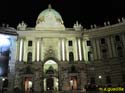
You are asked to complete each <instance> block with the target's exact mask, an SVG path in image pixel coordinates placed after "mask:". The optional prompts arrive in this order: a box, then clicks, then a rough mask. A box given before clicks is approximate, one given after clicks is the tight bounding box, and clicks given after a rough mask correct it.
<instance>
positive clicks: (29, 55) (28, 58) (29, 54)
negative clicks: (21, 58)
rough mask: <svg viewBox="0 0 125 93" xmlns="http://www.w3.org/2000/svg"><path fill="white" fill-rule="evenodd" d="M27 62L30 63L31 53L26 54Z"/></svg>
mask: <svg viewBox="0 0 125 93" xmlns="http://www.w3.org/2000/svg"><path fill="white" fill-rule="evenodd" d="M27 61H28V62H32V52H28V54H27Z"/></svg>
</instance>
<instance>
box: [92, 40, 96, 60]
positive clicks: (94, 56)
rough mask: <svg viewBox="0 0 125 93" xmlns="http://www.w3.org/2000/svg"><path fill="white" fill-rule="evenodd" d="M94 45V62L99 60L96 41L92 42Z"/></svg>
mask: <svg viewBox="0 0 125 93" xmlns="http://www.w3.org/2000/svg"><path fill="white" fill-rule="evenodd" d="M92 45H93V53H94V60H97V45H96V40H95V39H93V40H92Z"/></svg>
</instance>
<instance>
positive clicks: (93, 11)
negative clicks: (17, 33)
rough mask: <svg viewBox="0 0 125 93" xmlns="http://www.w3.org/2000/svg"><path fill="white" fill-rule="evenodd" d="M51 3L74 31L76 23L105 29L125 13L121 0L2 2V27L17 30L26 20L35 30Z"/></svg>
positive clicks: (2, 0)
mask: <svg viewBox="0 0 125 93" xmlns="http://www.w3.org/2000/svg"><path fill="white" fill-rule="evenodd" d="M50 3H51V5H52V7H53V8H54V9H55V10H57V11H58V12H59V13H60V14H61V16H62V18H63V20H64V24H65V26H66V27H72V26H73V24H74V23H75V21H76V20H78V21H79V22H80V23H81V24H82V25H83V26H84V27H88V26H89V25H90V24H94V23H96V24H98V25H102V24H103V22H104V21H107V20H110V21H111V23H115V22H116V21H117V18H118V17H122V16H124V15H123V14H124V11H125V5H124V2H123V1H121V0H112V1H110V0H107V1H106V0H0V23H1V24H2V23H8V24H9V25H10V26H14V27H16V26H17V24H18V23H19V22H21V21H22V20H24V21H25V22H26V23H27V24H28V26H33V27H34V26H35V22H36V19H37V17H38V15H39V13H40V12H42V11H43V10H44V9H46V8H47V7H48V4H50Z"/></svg>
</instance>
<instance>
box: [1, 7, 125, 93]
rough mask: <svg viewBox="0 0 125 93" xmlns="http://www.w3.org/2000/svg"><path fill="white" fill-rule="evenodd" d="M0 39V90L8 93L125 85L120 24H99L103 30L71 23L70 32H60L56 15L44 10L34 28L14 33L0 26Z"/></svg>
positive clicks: (124, 34)
mask: <svg viewBox="0 0 125 93" xmlns="http://www.w3.org/2000/svg"><path fill="white" fill-rule="evenodd" d="M0 39H1V40H0V43H1V44H0V58H1V59H4V57H6V60H2V61H0V76H1V81H0V82H1V83H0V87H1V88H2V87H7V89H8V91H11V90H13V89H14V88H19V89H20V90H24V91H29V89H31V88H32V89H33V90H34V91H39V92H40V91H47V90H55V91H61V90H63V91H68V90H78V89H82V88H83V87H85V85H86V84H97V85H106V86H107V85H113V86H117V85H119V84H125V20H124V19H123V18H122V19H118V23H117V24H113V25H111V24H110V22H105V23H104V26H103V27H98V26H96V25H91V28H90V29H85V28H83V27H82V25H81V24H79V23H78V22H76V24H74V26H73V28H66V27H65V26H64V22H63V19H62V17H61V15H60V14H59V13H58V12H57V11H56V10H54V9H52V7H51V6H50V5H49V7H48V8H47V9H45V10H44V11H42V12H41V13H40V14H39V16H38V18H37V20H36V26H35V27H28V26H27V24H26V23H25V22H22V23H19V25H18V26H17V28H16V29H14V28H11V27H8V26H7V27H5V26H3V27H1V29H0ZM3 41H4V42H3ZM5 42H8V43H5ZM5 46H7V47H5ZM3 47H4V48H3ZM3 56H4V57H3ZM5 62H7V64H5V66H4V65H3V64H4V63H5ZM6 80H7V82H8V83H7V85H6V84H5V81H6ZM4 85H5V86H4Z"/></svg>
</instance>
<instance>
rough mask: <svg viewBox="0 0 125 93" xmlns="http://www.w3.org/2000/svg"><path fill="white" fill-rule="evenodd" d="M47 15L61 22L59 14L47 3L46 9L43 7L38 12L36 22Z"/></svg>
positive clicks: (42, 19) (41, 20)
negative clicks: (42, 9)
mask: <svg viewBox="0 0 125 93" xmlns="http://www.w3.org/2000/svg"><path fill="white" fill-rule="evenodd" d="M48 16H54V17H55V19H56V21H58V22H60V23H63V20H62V17H61V15H60V14H59V13H58V12H57V11H56V10H54V9H52V8H51V5H48V9H45V10H44V11H42V12H41V13H40V14H39V16H38V18H37V21H36V23H39V22H43V21H44V20H45V17H48Z"/></svg>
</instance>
